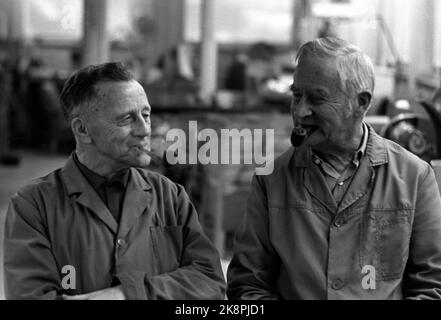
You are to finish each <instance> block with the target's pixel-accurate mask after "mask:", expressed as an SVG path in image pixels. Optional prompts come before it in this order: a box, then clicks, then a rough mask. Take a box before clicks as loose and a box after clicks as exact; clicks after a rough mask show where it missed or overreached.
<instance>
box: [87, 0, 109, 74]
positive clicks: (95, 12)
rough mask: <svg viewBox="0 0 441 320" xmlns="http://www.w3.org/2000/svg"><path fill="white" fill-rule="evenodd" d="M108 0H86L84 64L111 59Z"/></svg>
mask: <svg viewBox="0 0 441 320" xmlns="http://www.w3.org/2000/svg"><path fill="white" fill-rule="evenodd" d="M106 16H107V0H84V38H83V65H89V64H98V63H103V62H106V61H108V60H109V41H108V37H107V32H106V26H107V21H106V20H107V19H106Z"/></svg>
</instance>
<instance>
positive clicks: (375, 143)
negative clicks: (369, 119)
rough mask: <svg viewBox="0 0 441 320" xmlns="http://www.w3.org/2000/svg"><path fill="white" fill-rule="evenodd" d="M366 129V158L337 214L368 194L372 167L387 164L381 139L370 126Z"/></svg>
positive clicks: (373, 176)
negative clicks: (367, 130)
mask: <svg viewBox="0 0 441 320" xmlns="http://www.w3.org/2000/svg"><path fill="white" fill-rule="evenodd" d="M368 129H369V137H368V142H367V146H366V156H365V157H363V160H362V161H361V163H360V167H359V168H358V170H357V172H356V173H355V176H354V178H353V179H352V182H351V185H350V186H349V188H348V190H347V192H346V194H345V195H344V197H343V199H342V201H341V203H340V207H339V208H338V213H340V212H342V211H343V210H345V209H347V208H349V207H350V206H351V205H353V204H354V203H355V202H357V201H358V200H359V199H361V198H362V197H363V196H364V195H365V194H366V193H368V191H369V190H370V188H371V185H372V183H373V182H374V179H375V170H374V167H376V166H380V165H383V164H385V163H388V162H389V159H388V156H387V150H386V147H385V145H384V140H383V138H381V137H380V136H379V135H377V134H376V133H375V131H374V129H373V128H372V127H371V126H370V125H368Z"/></svg>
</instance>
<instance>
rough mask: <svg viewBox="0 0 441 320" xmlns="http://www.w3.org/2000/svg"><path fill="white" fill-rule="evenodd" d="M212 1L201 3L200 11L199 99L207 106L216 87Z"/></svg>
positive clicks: (215, 51)
mask: <svg viewBox="0 0 441 320" xmlns="http://www.w3.org/2000/svg"><path fill="white" fill-rule="evenodd" d="M214 1H215V0H204V1H202V10H201V68H200V70H201V75H200V98H201V100H202V101H203V102H204V103H205V104H207V105H211V103H212V99H213V95H214V94H215V92H216V86H217V83H216V79H217V44H216V39H215V26H214V15H215V7H214Z"/></svg>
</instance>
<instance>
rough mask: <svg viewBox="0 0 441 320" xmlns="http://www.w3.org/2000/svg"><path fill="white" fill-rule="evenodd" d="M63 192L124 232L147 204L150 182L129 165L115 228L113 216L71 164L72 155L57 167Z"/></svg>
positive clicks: (74, 165)
mask: <svg viewBox="0 0 441 320" xmlns="http://www.w3.org/2000/svg"><path fill="white" fill-rule="evenodd" d="M61 178H62V179H63V182H64V184H65V186H66V190H67V194H68V195H69V196H70V197H74V199H75V201H77V202H78V203H80V204H82V205H83V206H85V207H87V208H89V209H90V210H91V211H93V212H94V213H95V214H96V215H97V216H98V217H99V218H100V219H101V220H102V221H103V222H104V223H105V224H106V225H107V226H108V227H109V228H110V229H111V230H112V231H113V232H114V233H115V234H117V233H118V235H120V234H121V233H124V234H125V233H127V232H128V230H129V229H130V226H131V225H132V224H133V223H134V221H135V220H136V219H137V218H138V217H139V216H140V215H141V214H142V213H143V212H144V211H145V209H146V208H147V206H149V205H150V204H151V200H152V195H151V192H147V191H150V190H151V189H152V187H151V185H150V184H149V183H148V182H147V181H146V180H145V179H144V178H143V177H142V176H141V174H140V173H139V172H138V170H136V169H135V168H130V178H129V181H128V184H127V189H126V195H125V197H124V203H123V209H122V215H121V222H120V225H119V229H118V224H117V223H116V221H115V219H114V217H113V216H112V214H111V213H110V211H109V210H108V208H107V207H106V205H105V204H104V203H103V201H102V200H101V199H100V197H99V196H98V194H97V193H96V191H95V190H94V189H93V187H92V186H91V185H90V184H89V182H88V181H87V179H86V178H85V177H84V175H83V174H82V173H81V171H80V169H79V168H78V167H77V165H76V164H75V161H74V160H73V158H72V156H70V157H69V159H68V160H67V163H66V165H65V166H64V168H63V169H62V170H61Z"/></svg>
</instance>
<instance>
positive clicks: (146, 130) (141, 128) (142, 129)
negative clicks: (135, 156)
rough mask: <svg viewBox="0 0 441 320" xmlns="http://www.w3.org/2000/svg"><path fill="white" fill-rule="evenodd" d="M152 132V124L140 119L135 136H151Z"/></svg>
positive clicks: (134, 132)
mask: <svg viewBox="0 0 441 320" xmlns="http://www.w3.org/2000/svg"><path fill="white" fill-rule="evenodd" d="M151 132H152V129H151V126H150V122H149V121H146V120H145V119H144V118H143V117H140V118H139V119H138V120H137V121H136V123H135V127H134V128H133V135H134V136H137V137H145V136H150V134H151Z"/></svg>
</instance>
